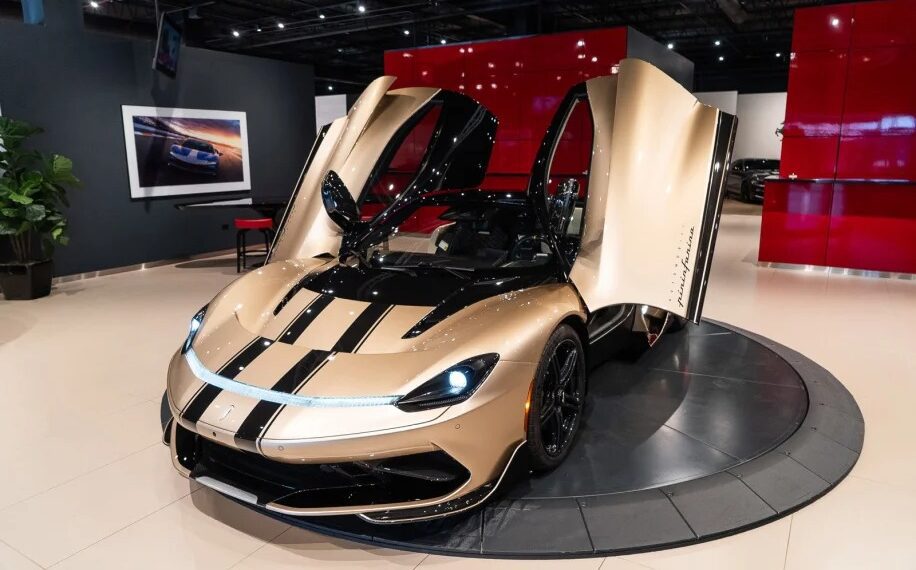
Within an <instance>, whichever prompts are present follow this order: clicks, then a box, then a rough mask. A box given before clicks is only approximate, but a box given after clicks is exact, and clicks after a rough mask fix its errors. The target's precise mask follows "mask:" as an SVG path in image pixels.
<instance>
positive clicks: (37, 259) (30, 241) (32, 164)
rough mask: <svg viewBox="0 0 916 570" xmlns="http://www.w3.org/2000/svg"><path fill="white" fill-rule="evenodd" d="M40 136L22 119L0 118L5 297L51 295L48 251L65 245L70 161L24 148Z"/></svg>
mask: <svg viewBox="0 0 916 570" xmlns="http://www.w3.org/2000/svg"><path fill="white" fill-rule="evenodd" d="M40 132H42V129H40V128H37V127H33V126H32V125H30V124H28V123H25V122H23V121H16V120H14V119H10V118H9V117H0V236H6V237H7V238H8V239H9V242H10V245H11V247H12V252H13V259H12V261H9V262H0V289H2V290H3V294H4V295H5V296H6V298H7V299H36V298H38V297H44V296H46V295H48V294H50V293H51V275H52V265H51V253H52V251H53V249H54V245H55V244H60V245H66V244H67V241H68V237H67V219H66V218H65V217H64V215H63V213H62V212H61V208H62V207H64V206H68V205H69V204H68V202H67V196H66V192H67V188H68V187H73V186H76V185H77V184H79V180H77V179H76V177H75V176H73V163H72V162H71V161H70V159H69V158H67V157H64V156H61V155H59V154H51V155H45V154H43V153H41V152H38V151H36V150H31V149H27V148H25V146H24V143H25V141H26V139H28V138H29V137H30V136H32V135H35V134H38V133H40Z"/></svg>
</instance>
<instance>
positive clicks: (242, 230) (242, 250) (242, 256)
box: [235, 218, 274, 273]
mask: <svg viewBox="0 0 916 570" xmlns="http://www.w3.org/2000/svg"><path fill="white" fill-rule="evenodd" d="M235 229H236V232H235V271H236V273H241V272H242V269H246V265H247V261H248V250H247V248H246V245H247V244H246V243H245V235H246V234H247V233H248V231H249V230H258V231H260V232H261V234H262V235H263V236H264V251H263V252H262V251H261V250H254V251H252V253H255V254H258V255H260V254H262V253H263V254H264V256H265V258H266V256H267V254H268V253H269V252H270V242H271V241H273V238H274V221H273V220H272V219H270V218H236V219H235Z"/></svg>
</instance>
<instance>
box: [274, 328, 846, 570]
mask: <svg viewBox="0 0 916 570" xmlns="http://www.w3.org/2000/svg"><path fill="white" fill-rule="evenodd" d="M863 437H864V424H863V420H862V415H861V413H860V411H859V408H858V406H857V405H856V403H855V400H853V398H852V396H851V395H850V394H849V392H848V391H847V390H846V389H845V388H844V387H843V386H842V384H840V383H839V382H838V381H837V380H836V379H835V378H834V377H833V376H832V375H831V374H830V373H829V372H827V371H826V370H824V369H823V368H821V367H820V366H818V365H817V364H815V363H814V362H812V361H811V360H809V359H807V358H805V357H804V356H802V355H801V354H799V353H797V352H795V351H793V350H791V349H788V348H786V347H784V346H782V345H780V344H778V343H775V342H773V341H771V340H769V339H766V338H763V337H760V336H757V335H754V334H752V333H748V332H746V331H742V330H740V329H737V328H735V327H732V326H730V325H725V324H719V323H714V322H708V321H704V322H703V323H702V324H701V325H700V326H692V325H690V326H688V327H687V328H686V329H685V330H684V331H682V332H679V333H674V334H669V335H666V336H665V337H663V338H662V339H661V340H660V341H659V343H658V344H657V345H656V346H655V347H654V348H653V349H652V350H650V351H648V352H646V353H645V354H643V355H642V356H641V357H640V358H638V359H637V360H636V361H634V362H610V363H607V364H605V365H603V366H601V367H599V368H598V369H596V370H595V371H593V372H592V373H591V374H590V375H589V395H588V403H587V408H586V412H585V416H584V421H583V425H582V428H581V431H580V433H579V435H578V437H577V440H576V442H575V444H574V447H573V449H572V450H571V452H570V455H569V456H568V457H567V459H566V460H565V461H564V463H563V464H562V465H561V466H560V467H559V468H558V469H556V470H554V471H552V472H550V473H547V474H544V475H538V476H531V475H529V474H527V473H524V472H522V473H518V471H520V470H519V469H515V470H514V471H515V473H514V474H513V476H512V477H508V478H507V479H508V480H507V481H505V482H504V483H503V485H501V487H500V489H499V490H498V491H497V493H496V495H495V496H494V497H493V498H492V499H491V500H490V501H489V502H488V503H487V504H486V505H485V506H483V507H481V508H478V509H475V510H473V511H471V512H469V513H462V514H459V515H455V516H452V517H449V518H444V519H438V520H434V521H429V522H422V523H407V524H395V525H377V524H371V523H368V522H365V521H363V520H362V519H359V518H357V517H315V518H295V517H284V516H278V518H281V519H283V520H285V521H286V522H289V523H291V524H294V525H297V526H301V527H305V528H308V529H311V530H314V531H317V532H321V533H325V534H330V535H334V536H338V537H343V538H347V539H350V540H355V541H359V542H364V543H371V544H375V545H378V546H386V547H393V548H400V549H406V550H416V551H423V552H434V553H439V554H453V555H461V556H492V557H513V558H515V557H519V558H525V557H528V558H531V557H535V558H564V557H572V556H605V555H608V554H618V553H624V552H635V551H641V550H653V549H659V548H665V547H670V546H676V545H682V544H689V543H692V542H699V541H703V540H709V539H712V538H717V537H720V536H725V535H728V534H733V533H736V532H739V531H742V530H746V529H748V528H752V527H755V526H759V525H761V524H764V523H766V522H769V521H771V520H774V519H776V518H779V517H781V516H785V515H786V514H788V513H790V512H792V511H794V510H797V509H798V508H800V507H802V506H804V505H806V504H807V503H809V502H811V501H813V500H815V499H816V498H817V497H819V496H821V495H822V494H824V493H826V492H827V491H828V490H829V489H830V488H832V487H833V486H835V485H836V484H837V483H838V482H839V481H840V480H841V479H842V478H843V477H844V476H845V475H846V474H847V473H848V472H849V470H850V469H852V466H853V465H854V464H855V462H856V460H857V459H858V456H859V452H860V451H861V449H862V441H863ZM271 516H277V515H271Z"/></svg>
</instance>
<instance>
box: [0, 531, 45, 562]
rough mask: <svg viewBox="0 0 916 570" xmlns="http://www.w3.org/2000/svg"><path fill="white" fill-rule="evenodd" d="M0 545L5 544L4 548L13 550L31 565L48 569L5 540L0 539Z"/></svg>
mask: <svg viewBox="0 0 916 570" xmlns="http://www.w3.org/2000/svg"><path fill="white" fill-rule="evenodd" d="M0 544H3V545H4V546H6V547H7V548H9V549H10V550H12V551H13V552H15V553H16V554H18V555H20V556H22V557H23V558H25V559H26V560H28V561H29V562H31V563H32V564H34V565H35V566H38V567H39V568H47V566H44V565H42V564H39V563H38V561H37V560H33V559H32V557H31V556H29V555H28V554H26V553H25V552H22V551H21V550H19V549H18V548H16V547H15V546H13V545H12V544H10V543H9V542H7V541H5V540H3V539H2V538H0Z"/></svg>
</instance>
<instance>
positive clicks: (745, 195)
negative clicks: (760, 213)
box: [741, 182, 753, 202]
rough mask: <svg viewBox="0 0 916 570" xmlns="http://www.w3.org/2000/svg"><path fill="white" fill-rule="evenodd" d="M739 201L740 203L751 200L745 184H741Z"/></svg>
mask: <svg viewBox="0 0 916 570" xmlns="http://www.w3.org/2000/svg"><path fill="white" fill-rule="evenodd" d="M741 201H742V202H752V201H753V200H752V199H751V188H750V186H748V184H747V182H742V183H741Z"/></svg>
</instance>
